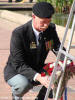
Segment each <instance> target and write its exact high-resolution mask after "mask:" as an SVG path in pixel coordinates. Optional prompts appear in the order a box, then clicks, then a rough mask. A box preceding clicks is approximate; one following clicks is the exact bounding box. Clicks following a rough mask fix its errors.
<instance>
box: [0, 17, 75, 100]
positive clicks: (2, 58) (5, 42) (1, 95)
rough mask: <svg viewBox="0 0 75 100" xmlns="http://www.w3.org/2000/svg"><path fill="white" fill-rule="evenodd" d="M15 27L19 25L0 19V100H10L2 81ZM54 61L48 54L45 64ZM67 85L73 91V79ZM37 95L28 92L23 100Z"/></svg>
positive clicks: (74, 98) (72, 97) (72, 96)
mask: <svg viewBox="0 0 75 100" xmlns="http://www.w3.org/2000/svg"><path fill="white" fill-rule="evenodd" d="M17 26H19V25H18V24H16V23H13V22H10V21H7V20H5V19H2V18H0V100H12V98H11V89H10V87H9V86H8V84H6V82H5V81H4V75H3V70H4V67H5V64H6V61H7V59H8V55H9V48H10V47H9V45H10V37H11V32H12V30H13V29H14V28H16V27H17ZM72 54H74V55H75V50H73V51H72ZM54 60H55V56H54V55H53V54H52V53H51V52H50V53H49V55H48V57H47V59H46V62H49V61H54ZM68 85H70V86H71V87H73V89H74V88H75V77H74V78H73V79H71V80H70V81H69V84H68ZM37 94H38V92H37V91H33V90H30V91H29V92H28V93H27V94H25V95H24V97H23V98H24V99H23V100H34V98H35V97H36V95H37ZM68 100H75V93H74V92H72V93H68Z"/></svg>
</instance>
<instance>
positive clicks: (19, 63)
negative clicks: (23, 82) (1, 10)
mask: <svg viewBox="0 0 75 100" xmlns="http://www.w3.org/2000/svg"><path fill="white" fill-rule="evenodd" d="M43 38H44V40H43V44H42V47H41V49H40V48H38V46H37V45H36V38H35V35H34V32H33V29H32V21H29V22H28V23H26V24H24V25H22V26H20V27H18V28H16V29H15V30H14V31H13V33H12V37H11V42H10V56H9V59H8V62H7V64H6V67H5V69H4V77H5V80H6V81H7V80H8V79H10V78H11V77H13V76H14V75H16V74H22V75H24V76H26V77H27V78H28V79H30V80H32V79H33V77H34V75H35V74H36V73H37V72H39V73H41V71H42V68H43V66H44V61H45V59H46V57H47V54H48V52H49V50H50V49H51V50H52V51H53V52H54V53H55V51H58V50H59V46H60V41H59V38H58V36H57V32H56V28H55V25H54V24H50V25H49V27H48V29H46V30H45V31H44V32H43ZM51 41H52V44H51ZM50 46H52V47H50ZM55 54H56V53H55Z"/></svg>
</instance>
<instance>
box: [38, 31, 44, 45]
mask: <svg viewBox="0 0 75 100" xmlns="http://www.w3.org/2000/svg"><path fill="white" fill-rule="evenodd" d="M42 39H43V37H42V33H40V34H39V39H38V41H39V43H40V42H42Z"/></svg>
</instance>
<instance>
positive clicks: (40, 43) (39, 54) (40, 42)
mask: <svg viewBox="0 0 75 100" xmlns="http://www.w3.org/2000/svg"><path fill="white" fill-rule="evenodd" d="M38 41H39V45H38V47H37V65H38V64H39V62H40V56H41V52H42V43H43V37H42V33H40V34H39V39H38Z"/></svg>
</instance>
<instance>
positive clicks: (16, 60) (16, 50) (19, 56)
mask: <svg viewBox="0 0 75 100" xmlns="http://www.w3.org/2000/svg"><path fill="white" fill-rule="evenodd" d="M19 33H20V32H19V30H18V31H16V30H15V31H13V33H12V37H11V42H10V53H11V59H12V62H11V63H12V65H13V68H14V69H15V70H18V73H19V72H23V74H24V75H27V72H28V73H29V74H30V77H31V78H32V79H33V77H34V75H35V74H36V71H35V70H33V69H32V68H31V66H29V65H27V64H26V62H25V60H24V57H25V54H24V52H25V51H24V48H23V42H22V37H21V36H20V34H19ZM28 77H29V76H28Z"/></svg>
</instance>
